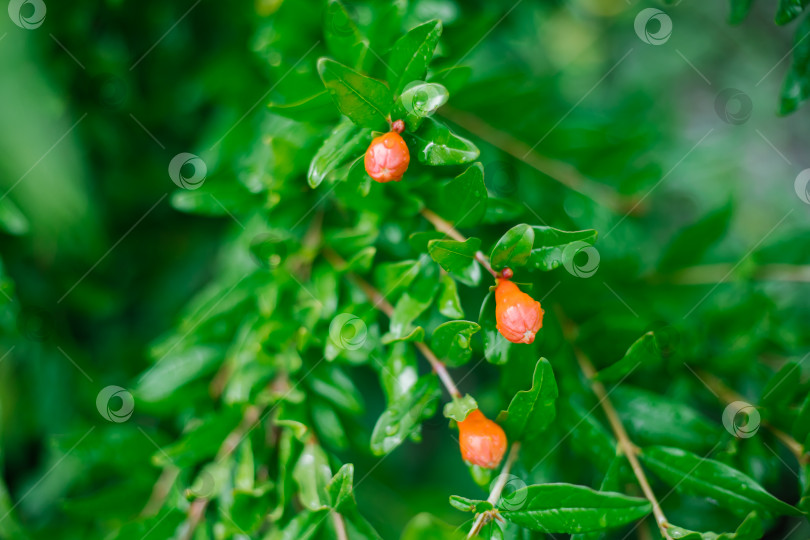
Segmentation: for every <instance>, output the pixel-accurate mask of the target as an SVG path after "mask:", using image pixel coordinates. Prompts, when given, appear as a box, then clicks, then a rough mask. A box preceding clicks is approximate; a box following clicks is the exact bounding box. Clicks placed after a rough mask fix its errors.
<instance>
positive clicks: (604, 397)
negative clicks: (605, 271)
mask: <svg viewBox="0 0 810 540" xmlns="http://www.w3.org/2000/svg"><path fill="white" fill-rule="evenodd" d="M558 316H559V319H560V323H561V324H562V327H563V334H564V336H565V339H566V340H567V341H568V342H569V343H571V346H572V347H573V349H574V355H575V356H576V358H577V362H578V363H579V367H580V369H581V370H582V373H583V374H584V375H585V377H586V378H587V379H588V380H589V382H590V385H591V390H592V391H593V393H594V394H595V395H596V397H597V399H598V400H599V405H600V406H601V407H602V410H603V411H604V412H605V416H606V417H607V419H608V423H609V424H610V428H611V430H612V431H613V434H614V435H615V436H616V440H617V441H618V443H619V448H620V449H621V451H622V453H623V454H624V455H625V457H627V461H628V462H630V467H631V468H632V469H633V474H634V475H635V477H636V480H637V481H638V485H639V486H640V487H641V491H642V492H643V493H644V497H645V498H646V499H647V500H648V501H649V502H650V505H651V506H652V511H653V516H655V521H656V523H657V525H658V529H659V530H660V531H661V535H662V536H663V537H664V538H666V539H667V540H671V539H672V537H671V536H670V535H669V532H668V531H667V528H668V527H669V522H668V521H667V518H666V516H665V515H664V512H663V510H661V505H660V503H659V502H658V499H657V498H656V497H655V493H653V490H652V488H651V487H650V483H649V481H648V480H647V475H646V474H645V473H644V469H642V468H641V463H639V461H638V456H637V453H638V447H637V446H636V445H635V444H634V443H633V441H631V440H630V436H629V435H628V434H627V431H626V430H625V429H624V425H623V424H622V421H621V420H620V419H619V415H618V413H617V412H616V409H615V408H614V407H613V403H612V402H611V401H610V398H609V397H608V393H607V390H605V385H604V384H602V383H601V382H600V381H598V380H596V379H594V376H595V375H596V369H595V368H594V367H593V364H592V363H591V361H590V359H588V357H587V356H586V355H585V353H584V351H582V349H580V348H579V347H577V346H576V345H574V342H575V339H576V334H577V329H576V326H575V325H574V323H573V321H571V320H569V319H567V318H566V317H565V315H564V314H563V313H562V312H561V310H558Z"/></svg>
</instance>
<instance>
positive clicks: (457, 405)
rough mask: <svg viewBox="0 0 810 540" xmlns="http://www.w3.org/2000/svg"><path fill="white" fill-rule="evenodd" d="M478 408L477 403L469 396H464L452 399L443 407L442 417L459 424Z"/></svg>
mask: <svg viewBox="0 0 810 540" xmlns="http://www.w3.org/2000/svg"><path fill="white" fill-rule="evenodd" d="M477 408H478V403H477V402H476V401H475V399H474V398H473V397H472V396H471V395H470V394H466V395H464V396H462V397H453V399H452V400H450V402H449V403H447V404H446V405H445V406H444V411H443V414H444V417H445V418H450V419H451V420H455V421H456V422H461V421H463V420H464V419H465V418H467V415H468V414H470V413H471V412H472V411H474V410H475V409H477Z"/></svg>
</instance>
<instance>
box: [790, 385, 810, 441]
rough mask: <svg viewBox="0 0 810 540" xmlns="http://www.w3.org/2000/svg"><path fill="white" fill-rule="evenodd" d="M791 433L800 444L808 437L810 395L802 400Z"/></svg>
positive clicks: (809, 430)
mask: <svg viewBox="0 0 810 540" xmlns="http://www.w3.org/2000/svg"><path fill="white" fill-rule="evenodd" d="M791 432H792V433H793V437H794V438H795V439H796V440H797V441H800V442H802V441H805V440H807V438H808V436H810V394H808V395H807V397H806V398H804V402H803V403H802V405H801V407H800V408H799V414H798V415H796V421H795V422H794V424H793V429H792V430H791Z"/></svg>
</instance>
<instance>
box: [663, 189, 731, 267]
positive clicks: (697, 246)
mask: <svg viewBox="0 0 810 540" xmlns="http://www.w3.org/2000/svg"><path fill="white" fill-rule="evenodd" d="M732 210H733V207H732V205H731V202H728V203H727V204H725V205H724V206H723V207H722V208H720V209H718V210H715V211H713V212H711V213H709V214H708V215H706V216H705V217H703V218H701V219H700V220H698V221H697V222H696V223H693V224H692V225H689V226H688V227H684V228H682V229H681V230H679V231H678V233H677V234H676V235H675V237H674V238H673V239H672V241H670V243H669V244H668V245H667V247H666V248H664V252H663V254H662V255H661V260H660V261H659V263H658V269H659V271H660V272H664V273H669V272H672V271H674V270H677V269H679V268H684V267H686V266H692V265H695V264H697V263H699V262H700V261H701V259H703V256H704V255H705V254H706V252H707V251H709V249H710V248H711V247H712V246H713V245H714V244H715V243H716V242H717V241H718V240H720V238H722V237H723V235H724V234H725V233H726V230H728V224H729V222H730V221H731V216H732V213H733V212H732Z"/></svg>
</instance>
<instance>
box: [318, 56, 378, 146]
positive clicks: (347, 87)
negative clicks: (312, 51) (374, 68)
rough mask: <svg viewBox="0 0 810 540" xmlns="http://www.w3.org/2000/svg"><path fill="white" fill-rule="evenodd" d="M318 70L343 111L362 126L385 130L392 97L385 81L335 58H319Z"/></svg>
mask: <svg viewBox="0 0 810 540" xmlns="http://www.w3.org/2000/svg"><path fill="white" fill-rule="evenodd" d="M318 73H320V75H321V79H322V80H323V84H324V86H326V89H327V90H328V91H329V94H330V95H331V96H332V99H333V100H334V102H335V104H336V105H337V107H338V109H339V110H340V112H341V113H342V114H344V115H346V116H348V117H349V118H350V119H351V120H352V121H353V122H354V123H355V124H357V125H358V126H361V127H365V128H370V129H377V130H381V129H384V128H385V127H386V126H387V124H388V114H389V113H390V112H391V106H392V105H393V96H392V95H391V91H390V90H389V89H388V87H387V86H386V85H385V83H384V82H382V81H379V80H377V79H372V78H371V77H366V76H365V75H362V74H360V73H358V72H356V71H354V70H353V69H351V68H349V67H346V66H344V65H343V64H340V63H338V62H335V61H334V60H330V59H328V58H321V59H319V60H318Z"/></svg>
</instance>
